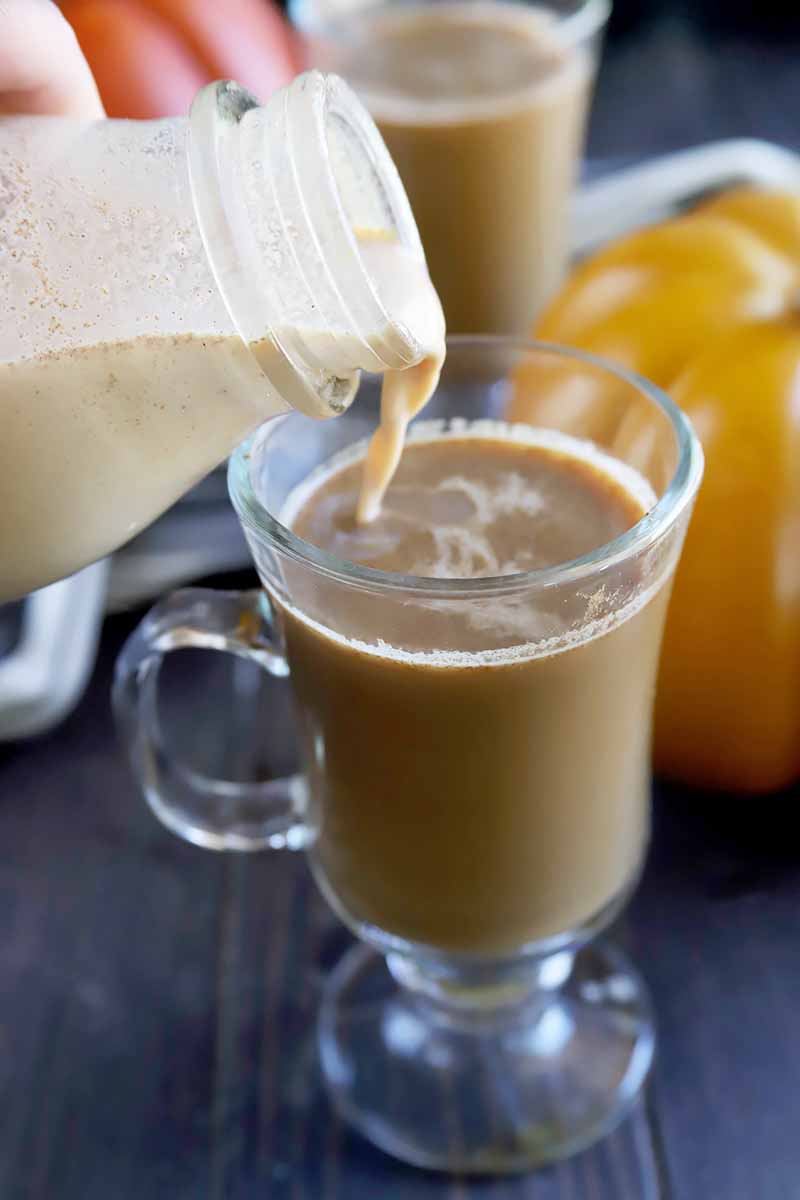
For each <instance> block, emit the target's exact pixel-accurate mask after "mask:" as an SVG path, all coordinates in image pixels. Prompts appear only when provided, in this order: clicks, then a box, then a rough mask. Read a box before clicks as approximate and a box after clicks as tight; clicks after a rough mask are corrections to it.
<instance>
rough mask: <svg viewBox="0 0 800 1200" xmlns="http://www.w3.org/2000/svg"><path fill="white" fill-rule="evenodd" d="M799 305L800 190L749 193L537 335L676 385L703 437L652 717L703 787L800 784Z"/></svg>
mask: <svg viewBox="0 0 800 1200" xmlns="http://www.w3.org/2000/svg"><path fill="white" fill-rule="evenodd" d="M798 297H800V196H796V195H793V194H787V193H779V192H757V191H754V190H737V191H734V192H731V193H728V194H725V195H722V196H720V197H719V198H717V199H715V200H713V201H711V202H710V203H708V204H706V205H705V206H703V207H702V208H700V209H698V210H696V211H695V212H694V213H692V214H690V215H689V216H687V217H682V218H680V219H678V220H675V221H670V222H667V223H665V224H663V225H661V226H655V227H652V228H650V229H644V230H641V231H638V232H636V233H634V234H632V235H631V236H629V237H626V238H623V239H622V240H621V241H619V242H616V243H614V244H612V245H610V246H608V247H606V248H605V249H603V250H601V251H600V253H599V254H597V255H595V256H593V257H592V258H590V259H589V260H587V261H586V262H585V263H583V264H582V265H580V266H579V267H578V269H577V270H576V271H575V273H574V274H573V276H572V277H571V278H570V279H569V280H568V281H567V283H566V285H565V287H564V289H563V291H562V292H561V293H560V295H558V296H557V297H556V298H555V300H554V301H553V302H552V304H551V305H550V307H549V308H548V309H547V311H546V312H545V313H544V314H543V316H542V317H541V319H540V321H539V322H538V324H537V327H536V331H535V332H536V334H537V336H538V337H541V338H544V339H547V340H550V341H559V342H567V343H570V344H572V345H576V346H579V347H582V348H584V349H588V350H592V351H594V352H596V353H598V354H601V355H604V356H606V357H608V358H610V359H612V360H614V361H617V362H620V363H622V364H624V365H625V366H628V367H630V368H632V369H633V370H635V371H639V372H640V373H641V374H643V375H646V376H648V377H649V378H650V379H652V380H653V381H654V382H655V383H657V384H659V385H661V386H662V387H664V388H666V389H668V390H669V391H670V393H671V395H672V396H673V398H674V399H675V400H676V401H677V402H678V403H679V404H680V405H681V407H682V408H683V409H684V411H685V412H687V413H688V415H689V416H690V417H691V419H692V421H693V422H694V425H695V428H696V430H697V433H698V436H699V437H700V440H701V442H702V443H703V448H704V451H705V457H706V469H705V477H704V481H703V485H702V487H701V489H700V495H699V497H698V501H697V505H696V509H695V515H694V518H693V521H692V524H691V526H690V529H689V533H688V536H687V540H686V546H685V549H684V553H683V558H682V560H681V564H680V566H679V568H678V573H677V577H676V581H675V588H674V592H673V598H672V603H671V607H670V613H669V617H668V620H667V629H666V633H665V640H664V649H663V653H662V662H661V673H660V678H659V686H658V694H657V701H656V717H655V762H656V766H657V767H658V768H660V769H661V770H662V771H663V772H665V773H666V774H668V775H670V776H672V777H673V778H676V779H679V780H682V781H684V782H688V783H691V784H695V785H698V786H703V787H710V788H716V789H724V790H729V791H736V792H743V793H759V792H768V791H771V790H774V789H777V788H780V787H783V786H785V785H788V784H790V783H792V782H794V781H795V780H797V779H800V310H799V309H798ZM536 406H537V402H535V401H534V400H533V399H532V398H531V393H530V390H528V392H527V393H526V391H525V389H523V388H519V389H518V390H517V393H516V396H515V399H514V401H513V402H512V405H511V413H510V415H511V417H512V418H513V419H517V420H525V419H528V420H534V419H536V411H535V410H536Z"/></svg>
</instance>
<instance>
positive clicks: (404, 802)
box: [278, 421, 668, 954]
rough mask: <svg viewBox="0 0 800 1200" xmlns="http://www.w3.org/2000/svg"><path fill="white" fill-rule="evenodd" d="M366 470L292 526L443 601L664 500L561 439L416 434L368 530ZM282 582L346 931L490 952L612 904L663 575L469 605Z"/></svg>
mask: <svg viewBox="0 0 800 1200" xmlns="http://www.w3.org/2000/svg"><path fill="white" fill-rule="evenodd" d="M361 453H363V447H362V449H361ZM358 454H359V451H358V450H355V451H352V450H351V451H349V452H347V453H345V454H344V455H343V456H341V457H340V458H339V459H337V460H334V462H333V464H328V465H327V466H326V467H325V468H321V469H320V471H319V472H317V473H316V474H315V475H314V476H311V477H309V479H308V480H306V481H305V483H304V484H302V485H301V486H300V487H299V488H298V489H297V490H296V491H295V492H294V493H293V495H292V496H290V498H289V500H288V501H287V504H286V506H285V509H284V511H283V513H282V518H283V519H284V520H285V521H287V522H288V523H289V524H290V525H291V527H292V528H293V529H294V531H295V532H296V533H298V534H299V535H300V536H301V537H303V538H306V539H308V540H311V541H313V542H315V543H316V544H317V545H319V546H321V547H322V548H323V549H326V550H328V551H329V552H331V553H333V554H334V555H337V556H344V557H346V558H349V559H350V560H351V561H352V560H354V561H356V562H358V563H360V564H361V565H362V566H369V567H376V568H379V569H381V570H388V571H393V572H400V573H409V572H411V573H414V572H417V573H422V574H425V575H427V576H428V577H430V578H433V579H436V580H447V579H452V578H459V577H466V578H472V579H475V580H481V579H485V578H489V577H495V576H496V575H498V574H500V575H503V574H508V573H514V572H517V571H519V570H532V569H534V570H535V569H538V568H545V567H549V566H554V565H557V564H559V563H564V562H565V561H568V560H570V559H572V558H574V557H576V556H580V555H582V554H586V553H589V552H591V551H593V550H596V549H598V548H599V546H601V545H604V544H606V543H607V542H608V541H609V540H612V539H613V538H615V537H617V536H619V535H620V534H622V533H624V532H625V531H626V530H627V529H629V528H630V527H631V526H632V525H633V524H634V523H635V522H636V521H637V520H638V519H639V518H640V517H641V516H642V514H643V513H644V512H645V511H647V509H649V508H650V507H651V506H652V504H653V503H654V501H655V497H654V495H653V493H652V491H651V489H650V487H649V485H648V484H647V483H646V481H645V480H644V479H643V478H642V477H641V476H639V475H638V474H637V473H636V472H635V471H633V470H632V469H631V468H628V467H626V466H625V465H624V464H621V463H619V462H617V461H616V460H614V459H612V458H611V457H610V456H608V455H606V454H604V453H603V452H601V451H600V450H598V449H596V448H595V447H594V446H592V445H590V444H587V443H583V442H579V441H576V440H575V439H572V438H570V437H567V436H565V435H561V434H558V433H553V432H551V431H541V430H536V429H531V428H523V427H520V426H505V425H503V424H501V423H498V422H488V421H486V422H477V423H475V424H473V425H463V424H462V425H460V426H458V425H457V426H456V427H455V428H453V427H452V426H451V427H449V428H445V427H444V426H443V425H441V424H440V423H427V424H426V423H423V424H422V425H421V426H416V427H415V428H414V431H413V436H412V438H411V440H410V441H409V443H408V445H407V448H406V451H405V454H404V456H403V460H402V462H401V465H400V468H399V470H398V472H397V474H396V476H395V479H394V481H393V483H392V485H391V486H390V488H389V490H388V492H387V494H386V498H385V502H384V506H383V510H382V513H381V516H380V517H379V518H378V519H377V520H376V521H375V522H374V523H373V524H372V525H370V526H369V527H368V528H367V529H363V528H359V527H358V525H357V523H356V521H355V517H354V509H355V504H356V501H357V492H358V480H359V461H358ZM286 574H287V579H286V585H287V592H288V595H289V596H290V597H291V606H289V605H287V604H286V603H285V602H283V603H282V602H281V601H280V599H279V600H278V607H279V608H280V611H281V612H282V618H283V628H284V634H285V639H286V649H287V655H288V658H289V663H290V667H291V674H292V685H293V691H294V694H295V698H296V703H297V711H298V718H299V726H300V730H301V735H302V738H303V743H304V746H305V750H306V760H307V763H308V774H309V780H310V784H311V788H310V791H311V797H312V822H313V823H314V824H315V825H316V827H317V828H318V830H319V833H318V838H317V841H316V844H315V847H314V852H313V860H314V866H315V870H316V872H317V874H318V876H319V878H320V880H321V883H322V885H323V887H324V889H325V890H326V893H327V894H328V895H329V896H331V897H332V898H333V899H334V901H335V903H336V904H337V905H338V907H339V909H340V911H341V912H342V913H343V915H345V916H346V917H347V918H348V919H350V920H351V921H352V922H354V923H355V924H359V923H363V922H367V923H369V924H372V925H375V926H377V927H379V928H381V929H383V930H385V931H387V932H389V933H391V934H393V935H395V936H398V937H402V938H406V939H409V940H411V941H416V942H422V943H425V944H427V945H431V946H435V947H437V948H441V949H447V950H459V951H468V952H471V953H481V954H484V953H485V954H500V953H507V952H511V951H513V950H515V949H516V948H518V947H519V946H520V945H523V944H525V943H528V942H532V941H536V940H538V939H540V938H544V937H549V936H552V935H554V934H558V933H563V932H565V931H567V930H570V929H573V928H575V927H577V926H578V925H580V924H581V923H582V922H584V921H587V920H589V919H590V918H592V917H593V916H594V915H595V914H596V913H598V912H599V911H600V910H601V909H602V908H603V907H604V906H605V905H607V904H609V903H610V902H611V901H612V900H613V899H614V897H615V896H617V895H618V894H619V893H620V892H622V891H623V890H624V889H625V887H626V886H627V885H628V884H629V883H630V882H631V881H632V879H633V877H634V876H635V874H636V872H637V870H638V867H639V865H640V862H641V859H642V856H643V853H644V847H645V843H646V836H647V824H648V820H647V813H648V794H649V714H650V709H651V705H652V692H653V687H654V682H655V674H656V667H657V660H658V649H659V642H660V637H661V630H662V626H663V619H664V613H665V607H666V602H667V592H668V587H666V586H664V580H663V576H662V577H660V578H657V579H656V580H655V581H653V580H649V581H646V580H645V579H644V577H643V576H642V574H641V568H640V567H639V566H638V565H636V564H631V563H628V564H626V565H625V566H622V567H620V569H619V571H618V572H616V573H615V572H608V573H607V574H606V575H605V578H604V579H603V580H602V581H601V582H598V583H597V584H595V585H594V588H595V590H594V591H593V590H592V585H591V584H589V583H587V584H586V585H584V586H583V587H562V588H555V589H545V590H544V591H541V590H535V589H531V588H528V589H525V588H523V589H521V590H516V591H513V592H512V593H511V594H508V595H497V594H494V595H488V596H483V595H476V596H472V597H471V598H466V597H464V596H463V595H459V596H450V597H447V596H444V595H441V594H439V595H434V596H431V595H425V594H422V593H419V592H417V593H416V594H412V593H411V592H408V591H406V592H400V593H394V594H390V593H386V592H385V591H384V592H378V591H364V590H360V589H356V588H353V587H346V588H345V587H343V586H342V585H341V584H338V583H335V582H333V581H331V580H324V579H321V578H320V577H318V576H315V577H313V578H312V577H311V573H310V572H308V571H307V570H304V569H300V568H297V567H294V566H292V565H291V564H287V566H286Z"/></svg>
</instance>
